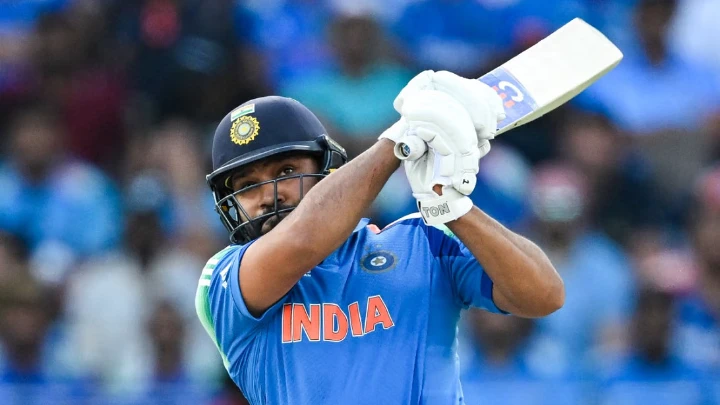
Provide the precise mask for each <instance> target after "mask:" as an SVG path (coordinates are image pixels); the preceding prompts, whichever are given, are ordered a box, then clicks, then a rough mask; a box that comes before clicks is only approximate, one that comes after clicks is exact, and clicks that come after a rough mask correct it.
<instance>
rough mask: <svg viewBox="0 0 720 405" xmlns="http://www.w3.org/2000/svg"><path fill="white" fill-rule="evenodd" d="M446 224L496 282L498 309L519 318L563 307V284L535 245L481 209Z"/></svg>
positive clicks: (494, 291)
mask: <svg viewBox="0 0 720 405" xmlns="http://www.w3.org/2000/svg"><path fill="white" fill-rule="evenodd" d="M446 225H447V226H448V228H450V230H451V231H452V232H453V233H454V234H455V236H457V237H458V239H460V240H461V241H462V242H463V244H464V245H465V246H466V247H467V248H468V249H469V250H470V252H471V253H472V254H473V256H474V257H475V258H476V259H477V261H478V262H479V263H480V264H481V265H482V267H483V269H484V270H485V272H486V273H487V275H488V276H489V277H490V279H491V280H492V281H493V290H492V298H493V301H494V302H495V305H496V306H497V307H498V308H500V309H501V310H503V311H506V312H510V313H512V314H514V315H518V316H524V317H540V316H545V315H549V314H551V313H552V312H554V311H556V310H558V309H559V308H560V307H562V306H563V303H564V301H565V287H564V285H563V281H562V279H561V278H560V276H559V275H558V273H557V271H555V268H554V267H553V265H552V264H551V263H550V260H549V259H548V257H547V256H546V255H545V253H544V252H543V251H542V250H541V249H540V248H539V247H538V246H537V245H535V244H534V243H533V242H531V241H529V240H528V239H526V238H524V237H522V236H520V235H518V234H516V233H514V232H512V231H510V230H509V229H507V228H505V227H504V226H503V225H501V224H500V223H498V222H497V221H495V220H494V219H492V218H491V217H490V216H488V215H487V214H485V213H484V212H483V211H481V210H480V209H478V208H477V207H473V208H472V209H471V210H470V212H468V213H467V214H465V215H463V216H462V217H460V218H459V219H457V220H455V221H450V222H448V223H447V224H446ZM478 288H479V286H478Z"/></svg>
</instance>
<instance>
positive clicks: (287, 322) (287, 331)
mask: <svg viewBox="0 0 720 405" xmlns="http://www.w3.org/2000/svg"><path fill="white" fill-rule="evenodd" d="M292 312H293V311H292V304H285V305H283V315H282V342H283V343H290V342H292Z"/></svg>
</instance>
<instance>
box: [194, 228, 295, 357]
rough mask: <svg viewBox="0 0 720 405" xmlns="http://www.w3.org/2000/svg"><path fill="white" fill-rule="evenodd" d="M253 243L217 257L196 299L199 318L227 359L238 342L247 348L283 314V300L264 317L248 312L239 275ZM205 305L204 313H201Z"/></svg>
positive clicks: (210, 262) (209, 267)
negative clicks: (274, 319) (274, 318)
mask: <svg viewBox="0 0 720 405" xmlns="http://www.w3.org/2000/svg"><path fill="white" fill-rule="evenodd" d="M251 244H252V242H251V243H249V244H247V245H243V246H237V245H233V246H229V247H228V248H226V249H225V250H223V251H221V252H220V253H218V254H217V255H215V256H214V257H213V258H212V259H210V261H209V262H208V264H207V265H206V266H205V270H203V277H205V278H201V279H200V289H199V290H198V297H197V299H196V307H197V308H198V315H199V316H200V319H201V321H202V322H203V325H204V326H205V329H207V331H208V333H209V334H210V335H211V337H212V338H213V339H215V343H216V345H217V346H218V349H219V350H220V351H221V352H222V353H223V356H225V355H227V354H228V351H227V348H228V347H229V346H230V345H234V344H236V343H238V342H240V344H241V346H245V345H247V344H248V342H249V340H250V338H251V337H252V336H254V335H255V334H256V333H257V332H258V331H260V330H261V329H262V327H263V325H265V324H266V323H267V321H268V320H269V319H271V318H273V317H274V316H275V315H276V314H277V313H278V312H279V309H280V308H281V307H282V304H283V300H280V301H279V302H277V303H276V304H275V305H273V306H272V307H270V308H269V309H268V310H267V311H265V313H263V315H262V316H260V317H255V316H253V315H252V314H250V312H249V311H248V309H247V306H246V305H245V300H244V299H243V296H242V293H241V292H240V281H239V274H238V273H239V269H240V262H241V260H242V257H243V255H244V254H245V252H246V251H247V248H248V247H249V246H250V245H251ZM203 280H206V281H203ZM203 284H205V285H206V288H207V289H206V295H205V297H203V294H202V292H201V289H202V287H203ZM203 300H204V301H205V302H203ZM203 306H204V307H205V310H204V311H203V310H201V308H202V307H203ZM203 317H205V319H203Z"/></svg>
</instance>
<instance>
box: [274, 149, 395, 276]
mask: <svg viewBox="0 0 720 405" xmlns="http://www.w3.org/2000/svg"><path fill="white" fill-rule="evenodd" d="M393 146H394V145H393V143H392V142H390V141H388V140H380V141H378V142H376V143H375V145H373V146H372V147H371V148H370V149H368V150H367V151H365V152H363V153H362V154H360V155H359V156H357V157H356V158H355V159H353V160H352V161H350V162H349V163H347V164H346V165H344V166H343V167H341V168H340V169H338V170H337V171H336V172H334V173H333V174H332V175H330V176H328V177H326V178H325V179H323V180H322V181H320V182H319V183H318V184H317V185H316V186H315V187H313V188H312V189H311V190H310V191H309V192H308V193H307V195H306V196H305V197H304V198H303V200H302V202H301V203H300V204H299V205H298V207H297V208H296V209H295V210H294V211H293V213H292V214H291V215H290V216H288V217H287V218H286V219H285V220H284V221H282V222H280V224H279V225H278V226H277V230H281V232H283V233H284V232H288V233H287V234H288V235H297V239H298V240H299V241H300V242H301V243H302V245H303V246H304V248H305V250H304V254H303V255H302V256H303V259H304V260H305V259H306V260H308V262H315V263H314V264H312V263H310V264H311V265H313V266H314V265H316V264H317V263H319V262H320V261H322V260H323V259H324V258H325V257H327V256H328V255H329V254H330V253H332V252H333V251H334V250H335V249H337V248H338V247H339V246H340V245H341V244H342V243H343V242H344V241H345V240H346V239H347V238H348V236H350V234H351V233H352V231H353V229H354V228H355V226H357V223H358V222H359V221H360V219H361V217H362V214H363V212H365V211H366V210H367V208H368V207H369V206H370V204H371V203H372V202H373V201H374V200H375V198H376V197H377V195H378V193H380V190H381V189H382V188H383V186H384V185H385V183H386V182H387V180H388V179H389V178H390V176H391V175H392V173H393V172H395V170H396V169H397V168H398V166H399V164H400V162H399V160H398V159H397V158H396V157H395V156H394V154H393ZM321 223H322V231H318V224H321ZM281 227H282V228H281Z"/></svg>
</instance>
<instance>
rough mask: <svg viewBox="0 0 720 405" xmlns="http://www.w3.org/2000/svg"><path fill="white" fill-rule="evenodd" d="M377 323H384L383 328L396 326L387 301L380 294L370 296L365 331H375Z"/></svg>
mask: <svg viewBox="0 0 720 405" xmlns="http://www.w3.org/2000/svg"><path fill="white" fill-rule="evenodd" d="M377 324H382V327H383V329H390V328H392V327H393V326H395V323H394V322H393V320H392V318H391V317H390V312H389V311H388V309H387V306H386V305H385V301H383V299H382V297H381V296H379V295H375V296H373V297H370V298H368V302H367V312H366V313H365V333H370V332H373V331H375V326H376V325H377Z"/></svg>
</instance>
